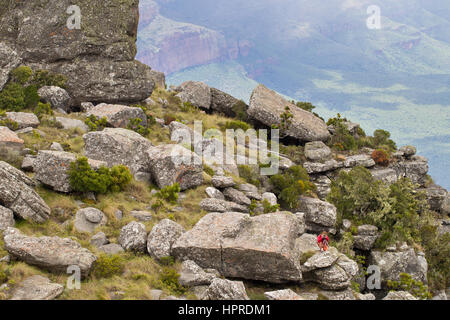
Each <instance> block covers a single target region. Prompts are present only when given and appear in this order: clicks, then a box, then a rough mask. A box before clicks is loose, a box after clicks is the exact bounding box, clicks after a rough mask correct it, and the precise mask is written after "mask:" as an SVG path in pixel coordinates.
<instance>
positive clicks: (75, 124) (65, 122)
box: [56, 117, 89, 132]
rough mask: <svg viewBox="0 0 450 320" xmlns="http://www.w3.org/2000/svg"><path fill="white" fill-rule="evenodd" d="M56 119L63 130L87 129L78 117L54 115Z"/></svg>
mask: <svg viewBox="0 0 450 320" xmlns="http://www.w3.org/2000/svg"><path fill="white" fill-rule="evenodd" d="M56 121H58V122H59V123H60V124H61V125H62V127H63V129H65V130H68V129H76V128H79V129H81V130H84V131H86V132H87V131H89V127H88V126H87V125H86V124H85V123H84V122H83V121H81V120H78V119H71V118H65V117H56Z"/></svg>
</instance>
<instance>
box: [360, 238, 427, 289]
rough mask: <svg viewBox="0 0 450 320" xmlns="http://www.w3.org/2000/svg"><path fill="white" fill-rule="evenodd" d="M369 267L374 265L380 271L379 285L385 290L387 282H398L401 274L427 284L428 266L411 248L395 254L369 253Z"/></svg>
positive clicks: (419, 254)
mask: <svg viewBox="0 0 450 320" xmlns="http://www.w3.org/2000/svg"><path fill="white" fill-rule="evenodd" d="M368 262H369V265H376V266H378V267H379V268H380V271H381V285H382V287H383V288H387V281H388V280H391V281H398V280H399V278H400V274H401V273H408V274H410V275H411V276H412V277H413V279H415V280H418V281H422V282H423V283H424V284H427V271H428V264H427V261H426V259H425V257H424V256H423V254H422V253H418V254H416V253H415V251H414V249H413V248H407V247H405V248H403V250H399V251H395V252H389V251H387V252H382V251H371V253H370V256H369V261H368Z"/></svg>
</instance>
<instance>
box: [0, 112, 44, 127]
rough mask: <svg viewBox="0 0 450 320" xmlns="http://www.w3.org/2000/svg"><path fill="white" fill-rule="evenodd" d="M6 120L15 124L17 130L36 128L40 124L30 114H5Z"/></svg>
mask: <svg viewBox="0 0 450 320" xmlns="http://www.w3.org/2000/svg"><path fill="white" fill-rule="evenodd" d="M6 118H7V119H8V120H11V121H13V122H15V123H17V126H18V127H17V129H24V128H28V127H32V128H37V127H38V126H39V124H40V122H39V119H38V117H37V116H36V115H35V114H34V113H30V112H6Z"/></svg>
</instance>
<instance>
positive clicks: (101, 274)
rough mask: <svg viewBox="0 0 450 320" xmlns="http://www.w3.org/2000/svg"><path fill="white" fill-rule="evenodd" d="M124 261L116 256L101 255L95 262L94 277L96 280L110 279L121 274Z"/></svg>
mask: <svg viewBox="0 0 450 320" xmlns="http://www.w3.org/2000/svg"><path fill="white" fill-rule="evenodd" d="M124 265H125V262H124V259H123V258H122V257H120V256H118V255H109V254H102V255H100V256H99V257H98V259H97V260H96V261H95V266H94V275H95V276H96V277H97V278H110V277H112V276H113V275H116V274H121V273H122V272H123V269H124Z"/></svg>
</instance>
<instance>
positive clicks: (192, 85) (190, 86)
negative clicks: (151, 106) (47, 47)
mask: <svg viewBox="0 0 450 320" xmlns="http://www.w3.org/2000/svg"><path fill="white" fill-rule="evenodd" d="M176 91H177V92H179V93H178V94H177V95H176V96H177V97H178V98H180V99H181V101H182V102H189V103H190V104H192V105H194V106H196V107H199V108H203V109H209V108H210V106H211V89H210V88H209V87H208V85H207V84H205V83H203V82H199V81H186V82H183V83H182V84H181V85H180V86H178V87H177V88H176Z"/></svg>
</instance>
